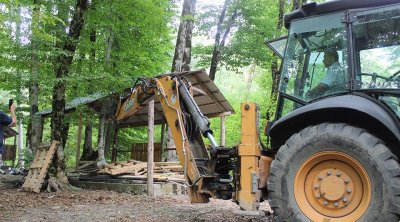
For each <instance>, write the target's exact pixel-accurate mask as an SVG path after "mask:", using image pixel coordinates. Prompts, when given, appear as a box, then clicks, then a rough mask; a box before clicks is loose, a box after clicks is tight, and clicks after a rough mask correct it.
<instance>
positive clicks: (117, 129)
mask: <svg viewBox="0 0 400 222" xmlns="http://www.w3.org/2000/svg"><path fill="white" fill-rule="evenodd" d="M118 132H119V127H118V124H116V125H115V129H114V144H113V147H112V154H111V161H112V162H117V152H118V151H117V147H118Z"/></svg>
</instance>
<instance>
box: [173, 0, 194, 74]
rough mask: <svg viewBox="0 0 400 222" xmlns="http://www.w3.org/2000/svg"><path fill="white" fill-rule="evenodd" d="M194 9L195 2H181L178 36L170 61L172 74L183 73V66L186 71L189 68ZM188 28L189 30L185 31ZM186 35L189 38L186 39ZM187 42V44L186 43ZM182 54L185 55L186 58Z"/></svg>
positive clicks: (188, 0)
mask: <svg viewBox="0 0 400 222" xmlns="http://www.w3.org/2000/svg"><path fill="white" fill-rule="evenodd" d="M195 7H196V0H184V1H183V7H182V15H181V22H180V24H179V29H178V36H177V38H176V45H175V54H174V59H173V60H172V72H180V71H183V65H185V68H186V69H187V67H189V64H190V55H191V37H192V30H193V20H194V12H195ZM188 28H189V29H190V30H187V29H188ZM187 35H189V36H188V37H187ZM189 38H190V39H189ZM187 41H189V42H188V43H186V42H187ZM188 46H190V48H188ZM185 50H186V51H187V52H186V53H184V51H185ZM188 50H189V51H188ZM184 54H186V56H185V55H184ZM188 56H189V57H188ZM184 57H185V61H184Z"/></svg>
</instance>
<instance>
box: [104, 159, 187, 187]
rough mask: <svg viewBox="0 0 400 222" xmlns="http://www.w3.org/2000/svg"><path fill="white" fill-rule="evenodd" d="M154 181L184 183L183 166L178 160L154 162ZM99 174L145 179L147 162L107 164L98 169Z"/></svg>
mask: <svg viewBox="0 0 400 222" xmlns="http://www.w3.org/2000/svg"><path fill="white" fill-rule="evenodd" d="M153 168H154V176H153V177H154V182H176V183H184V182H185V178H184V176H183V168H182V166H181V165H180V163H179V162H155V163H154V166H153ZM98 173H100V174H108V175H113V176H115V177H116V178H120V179H129V180H146V179H147V162H140V161H136V160H128V161H122V162H115V163H111V164H107V165H106V166H104V167H103V169H101V170H99V172H98Z"/></svg>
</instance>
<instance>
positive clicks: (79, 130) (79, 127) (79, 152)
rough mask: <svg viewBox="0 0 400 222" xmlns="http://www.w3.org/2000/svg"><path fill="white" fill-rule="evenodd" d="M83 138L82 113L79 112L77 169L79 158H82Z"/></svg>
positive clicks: (77, 167) (76, 168)
mask: <svg viewBox="0 0 400 222" xmlns="http://www.w3.org/2000/svg"><path fill="white" fill-rule="evenodd" d="M81 139H82V113H81V112H79V121H78V139H77V141H76V165H75V171H78V170H79V160H80V158H81Z"/></svg>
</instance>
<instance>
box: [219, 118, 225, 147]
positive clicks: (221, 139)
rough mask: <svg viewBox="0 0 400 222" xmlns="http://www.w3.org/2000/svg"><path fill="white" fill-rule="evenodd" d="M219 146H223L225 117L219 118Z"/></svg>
mask: <svg viewBox="0 0 400 222" xmlns="http://www.w3.org/2000/svg"><path fill="white" fill-rule="evenodd" d="M220 144H221V146H225V116H221V135H220Z"/></svg>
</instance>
